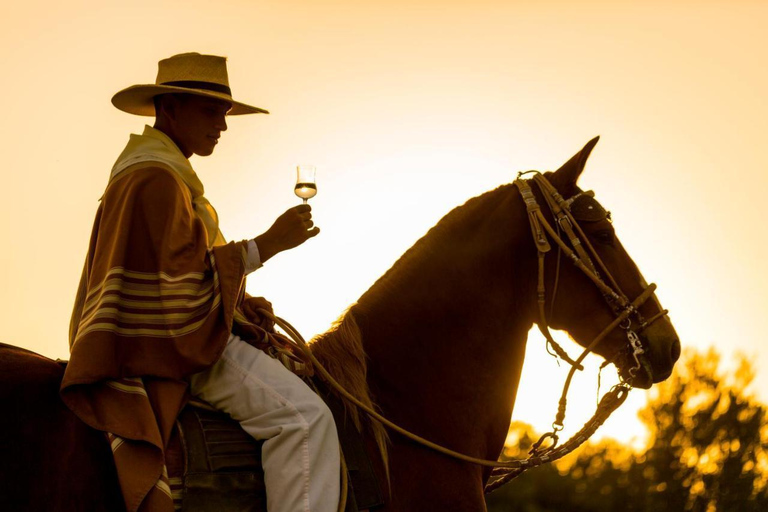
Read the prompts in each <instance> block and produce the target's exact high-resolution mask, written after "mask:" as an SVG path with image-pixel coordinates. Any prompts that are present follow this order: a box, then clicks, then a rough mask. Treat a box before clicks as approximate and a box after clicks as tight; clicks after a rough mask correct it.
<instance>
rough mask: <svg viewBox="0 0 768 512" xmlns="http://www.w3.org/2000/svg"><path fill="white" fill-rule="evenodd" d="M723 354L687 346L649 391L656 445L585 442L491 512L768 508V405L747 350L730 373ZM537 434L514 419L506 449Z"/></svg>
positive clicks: (511, 488)
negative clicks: (757, 392) (756, 391)
mask: <svg viewBox="0 0 768 512" xmlns="http://www.w3.org/2000/svg"><path fill="white" fill-rule="evenodd" d="M719 366H720V356H719V355H718V353H717V352H716V351H714V350H713V349H710V350H709V351H708V352H706V353H698V352H694V351H687V352H686V353H685V355H684V360H682V361H681V362H680V363H678V365H677V367H676V369H675V372H674V374H673V375H672V377H670V379H668V380H667V381H665V382H663V383H661V384H658V385H656V386H654V388H653V389H652V390H651V391H650V392H649V399H648V404H647V405H646V407H645V408H644V409H643V410H641V411H640V413H639V415H640V419H641V420H642V421H643V423H644V424H645V425H646V426H647V427H648V430H649V433H650V440H649V445H648V447H647V449H646V450H645V451H644V452H642V453H634V452H633V451H631V450H630V449H629V448H627V447H625V446H623V445H621V444H618V443H615V442H612V441H603V442H601V443H598V444H591V443H588V444H586V445H585V446H584V447H583V448H582V449H580V450H579V451H577V452H576V453H575V454H572V455H571V456H569V457H566V458H564V459H563V460H562V461H559V462H558V463H556V465H549V466H544V467H540V468H537V469H534V470H532V471H530V472H528V473H525V474H523V475H521V476H520V477H519V478H517V479H516V480H514V481H513V482H512V483H510V484H508V485H507V486H506V487H504V488H502V489H499V490H498V491H496V492H495V493H493V494H492V495H490V496H489V497H488V499H487V503H488V510H489V511H491V512H501V511H504V512H548V511H574V512H588V511H590V512H591V511H613V510H616V511H618V510H621V511H638V512H639V511H654V512H666V511H670V512H671V511H675V512H679V511H684V510H690V511H696V512H698V511H702V512H710V511H739V512H752V511H755V512H757V511H765V510H768V449H767V447H768V418H767V417H766V406H765V405H764V404H762V403H759V402H758V401H757V400H756V399H755V398H754V397H753V396H751V395H750V394H749V393H748V392H747V391H746V389H747V388H748V386H749V384H750V383H751V381H752V380H753V378H754V375H755V374H754V370H753V368H752V366H751V364H750V362H749V360H748V359H747V358H746V357H745V356H739V357H738V366H737V368H736V369H735V370H734V371H733V372H731V373H727V374H726V373H723V372H721V370H720V368H719ZM537 437H538V436H537V435H536V434H535V433H534V432H533V431H532V429H531V427H530V426H527V425H525V424H522V423H517V422H516V423H513V424H512V426H511V427H510V437H509V439H510V441H511V442H510V446H508V447H507V448H505V451H504V455H503V456H504V457H506V458H518V457H523V456H524V455H525V453H526V452H527V450H528V448H529V447H530V445H531V443H532V442H533V441H535V440H536V439H537Z"/></svg>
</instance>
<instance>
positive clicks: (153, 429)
mask: <svg viewBox="0 0 768 512" xmlns="http://www.w3.org/2000/svg"><path fill="white" fill-rule="evenodd" d="M140 167H141V166H140ZM246 250H247V243H246V242H232V243H229V244H225V245H220V246H216V247H209V244H208V232H207V230H206V226H205V225H204V222H203V221H202V220H201V219H200V217H199V215H197V214H196V213H195V210H194V206H193V197H192V195H191V193H190V189H189V187H188V186H187V185H186V184H185V182H184V181H183V180H182V179H181V178H180V176H179V175H178V174H177V173H175V172H173V170H172V169H170V168H167V167H165V166H163V165H159V164H157V163H152V162H147V163H145V164H144V166H143V167H141V168H138V169H132V171H131V172H127V173H124V174H123V175H121V176H118V177H117V178H115V179H113V180H112V181H111V182H110V184H109V186H108V187H107V190H106V192H105V194H104V197H103V199H102V202H101V204H100V206H99V209H98V212H97V214H96V220H95V222H94V226H93V232H92V235H91V240H90V246H89V250H88V256H87V259H86V262H85V268H84V270H83V275H82V278H81V282H80V289H79V292H78V296H77V299H76V304H75V310H74V313H73V318H72V326H71V329H70V331H71V332H70V344H71V357H70V362H69V365H68V366H67V369H66V373H65V375H64V380H63V382H62V385H61V396H62V399H63V400H64V402H65V403H66V404H67V406H68V407H69V408H70V409H71V410H72V411H73V412H74V413H75V414H76V415H77V416H78V417H79V418H80V419H82V420H83V421H84V422H85V423H87V424H88V425H90V426H91V427H93V428H96V429H99V430H101V431H104V432H105V433H107V436H108V439H109V440H110V442H111V444H112V451H113V454H114V459H115V465H116V468H117V473H118V478H119V481H120V486H121V488H122V491H123V496H124V498H125V504H126V508H127V510H128V511H129V512H130V511H135V510H142V511H170V510H173V501H172V499H171V495H170V489H169V485H168V477H167V473H166V471H165V466H164V449H165V446H166V444H167V442H168V440H169V438H170V435H171V430H172V428H173V425H174V422H175V420H176V417H177V415H178V413H179V411H180V409H181V407H182V406H183V405H184V403H185V400H186V393H187V383H186V382H185V378H186V377H187V376H189V375H191V374H193V373H195V372H199V371H201V370H203V369H205V368H207V367H208V366H210V365H211V364H213V363H214V362H215V361H216V360H217V359H218V357H219V355H220V354H221V352H222V351H223V350H224V347H225V345H226V342H227V339H228V337H229V335H230V332H231V330H232V328H233V321H234V317H235V310H236V309H239V307H238V305H239V304H240V303H241V301H242V300H243V296H244V292H243V288H244V285H245V281H244V268H245V267H244V258H245V255H246ZM238 316H241V314H240V313H239V314H238Z"/></svg>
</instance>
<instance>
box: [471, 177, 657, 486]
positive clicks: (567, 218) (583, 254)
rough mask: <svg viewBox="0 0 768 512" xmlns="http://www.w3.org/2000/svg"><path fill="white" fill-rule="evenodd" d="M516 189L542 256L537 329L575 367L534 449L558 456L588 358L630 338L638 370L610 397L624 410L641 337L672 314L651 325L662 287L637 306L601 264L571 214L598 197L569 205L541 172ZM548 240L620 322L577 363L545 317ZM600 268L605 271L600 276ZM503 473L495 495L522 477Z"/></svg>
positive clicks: (521, 181) (652, 287)
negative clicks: (650, 311)
mask: <svg viewBox="0 0 768 512" xmlns="http://www.w3.org/2000/svg"><path fill="white" fill-rule="evenodd" d="M529 173H533V177H532V179H530V180H525V179H523V178H522V176H523V175H525V174H529ZM529 181H532V182H534V183H535V184H536V185H537V186H538V187H539V190H540V191H541V193H542V195H543V197H544V200H545V201H546V203H547V205H548V207H549V210H550V212H551V213H552V216H553V219H554V222H555V224H556V226H557V227H558V229H557V231H556V230H555V229H553V228H552V225H551V224H550V223H549V222H548V221H547V219H546V217H545V216H544V213H543V212H542V209H541V206H540V205H539V204H538V202H537V200H536V196H535V195H534V193H533V190H532V189H531V187H530V185H529ZM513 184H514V185H515V186H516V187H517V188H518V190H519V191H520V195H521V196H522V198H523V201H524V202H525V207H526V210H527V212H528V218H529V221H530V225H531V233H532V235H533V243H534V245H535V247H536V250H537V260H538V279H537V288H536V293H537V303H538V313H539V321H538V322H537V325H538V327H539V330H540V331H541V333H542V334H543V335H544V338H545V339H546V340H547V346H548V347H550V346H551V347H552V349H553V350H554V352H555V354H556V355H557V356H558V357H560V358H561V359H563V360H564V361H566V362H567V363H569V364H570V365H571V369H570V371H569V372H568V377H567V378H566V381H565V384H564V386H563V392H562V395H561V397H560V401H559V405H558V411H557V415H556V417H555V421H554V422H553V423H552V431H551V432H547V433H545V434H543V435H542V436H541V437H540V438H539V440H538V441H537V442H536V443H534V445H533V448H532V449H531V454H532V455H536V454H538V453H539V452H540V451H541V450H542V448H541V446H542V444H543V443H544V441H545V440H546V439H551V442H552V444H551V446H549V447H548V448H546V449H545V451H546V452H550V451H552V450H554V449H555V447H556V446H557V442H558V435H557V434H558V432H560V431H561V430H563V428H564V426H563V421H564V420H565V411H566V403H567V399H566V397H567V394H568V389H569V387H570V384H571V380H572V378H573V375H574V373H575V372H576V370H583V369H584V367H583V366H582V365H581V363H582V361H583V360H584V358H586V357H587V355H588V354H589V353H590V352H592V351H593V350H594V349H595V348H596V347H597V345H598V344H599V343H600V342H601V341H602V340H603V339H604V338H605V336H607V335H608V334H609V333H610V332H612V331H613V330H614V329H615V328H617V327H618V328H620V329H622V330H624V332H625V334H626V336H627V341H628V348H629V350H630V351H631V356H632V358H633V359H634V363H635V366H634V367H632V368H630V369H629V370H628V371H627V373H628V374H629V377H628V378H624V377H623V376H622V375H621V374H619V379H620V382H619V384H617V385H616V386H614V387H613V388H612V389H611V391H609V394H615V395H616V400H620V403H619V404H618V405H621V403H623V401H624V399H625V398H626V396H627V393H628V392H629V390H630V389H631V385H632V381H633V380H634V379H635V377H636V376H637V371H638V370H640V369H641V368H642V366H643V365H642V362H641V360H640V356H641V355H642V354H644V353H645V350H644V349H643V346H642V342H641V341H640V337H639V336H638V333H642V332H643V331H644V330H645V329H646V328H648V326H650V325H651V324H652V323H654V322H655V321H656V320H658V319H660V318H661V317H663V316H665V315H667V314H668V313H669V311H668V310H666V309H665V310H661V311H660V312H659V313H657V314H655V315H654V316H653V317H651V318H650V319H648V320H646V319H645V318H644V317H643V316H642V314H641V313H640V311H639V308H640V306H641V305H642V304H644V303H645V302H646V301H647V300H648V299H649V298H650V297H651V296H652V295H653V293H654V291H655V290H656V285H655V284H650V285H648V287H646V288H645V290H643V291H642V293H640V295H639V296H638V297H637V298H636V299H635V300H634V301H630V300H629V298H628V297H627V296H626V294H624V292H623V291H622V290H621V287H619V285H618V283H617V282H616V280H615V279H614V278H613V276H612V275H611V273H610V271H609V270H608V268H607V267H606V266H605V264H604V263H603V261H602V260H601V259H600V256H599V255H598V254H597V251H595V249H594V247H593V246H592V244H591V243H590V242H589V239H588V238H587V236H586V235H585V234H584V231H583V230H582V229H581V227H580V226H579V223H578V221H577V219H576V218H575V217H574V215H573V213H572V211H571V209H572V206H573V205H574V203H575V202H576V201H577V200H579V199H580V198H582V197H584V198H586V197H590V198H591V197H594V193H593V192H591V191H587V192H579V193H578V194H576V195H574V196H573V197H571V198H569V199H564V198H563V196H562V195H561V194H560V193H559V192H558V191H557V189H555V187H554V186H553V185H552V184H551V183H550V182H549V181H548V180H547V178H546V177H545V176H544V175H543V174H541V173H540V172H538V171H527V172H521V173H519V174H518V177H517V179H516V180H515V181H514V183H513ZM595 205H597V207H598V208H599V205H598V204H597V203H596V202H595ZM590 208H592V206H590ZM560 230H562V231H563V232H564V233H565V236H566V237H567V239H568V241H569V242H570V247H569V245H568V244H566V243H565V241H563V238H562V237H561V236H560V235H559V231H560ZM547 237H549V238H551V240H552V241H553V242H554V243H555V244H556V245H557V246H558V250H559V251H562V253H563V254H565V256H566V257H567V258H569V259H570V260H571V261H572V262H573V264H574V265H576V267H577V268H578V269H579V270H581V271H582V272H583V273H584V274H585V275H586V276H587V277H588V278H589V279H590V280H591V281H592V282H593V283H594V284H595V286H597V288H598V289H599V290H600V292H601V293H602V295H603V297H604V299H605V301H606V303H607V304H608V306H609V307H610V309H611V311H612V312H613V314H614V316H615V317H616V318H615V320H614V321H613V322H611V323H610V324H609V325H608V326H607V327H606V328H605V329H603V331H602V332H601V333H600V334H599V335H598V336H597V337H596V338H595V339H594V340H592V342H591V343H590V344H589V345H588V346H587V347H586V348H585V349H584V351H583V352H582V353H581V355H580V356H579V357H578V358H577V359H575V360H574V359H572V358H570V357H569V356H568V354H567V353H566V352H565V350H563V349H562V347H560V345H558V343H557V342H556V341H555V340H554V338H553V337H552V334H551V333H550V332H549V326H548V323H547V316H546V313H545V305H546V287H545V284H544V283H545V276H544V269H545V265H544V260H545V258H546V255H547V253H549V252H550V251H551V249H552V246H551V245H550V243H549V240H548V238H547ZM595 262H597V266H596V265H595ZM559 267H560V258H559V254H558V265H557V275H558V276H559V271H560V268H559ZM598 267H599V269H600V270H598ZM600 271H602V272H603V274H604V275H605V276H606V277H607V280H608V282H609V283H610V284H608V283H606V281H605V280H604V279H603V278H602V277H601V274H600ZM557 282H558V279H557V277H556V279H555V291H553V300H552V304H553V306H554V295H555V293H556V289H557ZM633 319H634V320H635V321H636V322H637V324H638V329H637V331H635V330H634V329H633V323H632V320H633ZM617 356H618V354H617ZM617 356H615V357H617ZM615 357H614V359H615ZM610 362H614V361H613V360H611V361H607V362H606V364H607V363H610ZM647 371H648V373H649V374H650V373H651V370H650V369H647ZM601 404H602V402H601ZM618 405H616V408H617V407H618ZM598 409H599V407H598ZM614 410H615V408H614ZM611 412H612V411H611ZM593 419H594V417H593ZM606 419H607V416H606ZM585 440H586V439H585ZM582 442H583V441H582ZM579 444H581V443H579ZM501 473H502V472H499V471H495V472H494V476H498V477H499V480H497V481H496V482H493V483H492V484H489V487H492V488H491V489H490V490H493V489H495V488H497V487H498V486H500V485H502V484H503V483H505V482H507V481H509V479H511V478H514V476H517V474H519V472H518V473H516V474H514V476H511V477H509V478H507V477H508V476H509V475H508V473H509V472H507V473H505V474H504V475H503V476H502V475H501ZM501 480H503V481H501ZM486 492H489V491H488V490H487V491H486Z"/></svg>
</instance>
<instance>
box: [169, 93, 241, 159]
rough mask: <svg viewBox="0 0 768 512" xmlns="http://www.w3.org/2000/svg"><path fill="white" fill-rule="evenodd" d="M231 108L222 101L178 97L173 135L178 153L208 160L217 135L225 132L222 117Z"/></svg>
mask: <svg viewBox="0 0 768 512" xmlns="http://www.w3.org/2000/svg"><path fill="white" fill-rule="evenodd" d="M230 108H232V105H231V104H230V103H229V102H227V101H223V100H219V99H215V98H206V97H205V96H196V95H192V94H184V95H181V98H179V101H178V102H177V104H176V116H175V120H174V123H173V124H174V132H175V135H176V138H175V139H176V143H177V144H178V145H179V149H181V151H182V153H184V154H185V155H187V156H188V157H189V156H191V155H192V154H193V153H194V154H195V155H200V156H208V155H210V154H211V153H213V148H214V147H216V144H217V142H218V139H219V137H220V136H221V132H223V131H225V130H226V129H227V121H226V119H225V116H226V113H227V112H228V111H229V109H230Z"/></svg>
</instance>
